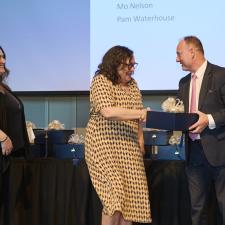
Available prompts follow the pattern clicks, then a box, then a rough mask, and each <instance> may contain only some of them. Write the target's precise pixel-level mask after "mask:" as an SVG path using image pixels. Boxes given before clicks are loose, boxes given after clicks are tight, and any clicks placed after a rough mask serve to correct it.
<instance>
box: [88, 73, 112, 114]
mask: <svg viewBox="0 0 225 225" xmlns="http://www.w3.org/2000/svg"><path fill="white" fill-rule="evenodd" d="M113 96H114V91H113V84H112V82H111V81H110V80H108V79H107V78H106V77H104V76H103V75H97V76H96V77H95V78H94V79H93V81H92V85H91V102H92V106H93V108H94V111H95V112H99V111H100V110H101V109H104V108H107V107H113V106H115V102H114V97H113Z"/></svg>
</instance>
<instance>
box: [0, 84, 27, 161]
mask: <svg viewBox="0 0 225 225" xmlns="http://www.w3.org/2000/svg"><path fill="white" fill-rule="evenodd" d="M0 129H1V130H2V131H4V132H5V133H6V135H8V136H9V137H10V139H11V141H12V143H13V152H16V151H17V150H20V149H23V150H24V151H23V152H24V156H28V153H29V141H28V135H27V130H26V123H25V116H24V107H23V103H22V102H21V100H20V99H19V98H17V97H16V96H15V95H14V94H13V92H12V91H11V90H10V88H9V87H8V86H6V85H5V84H3V83H0ZM0 149H1V146H0ZM0 156H1V158H2V151H0ZM3 158H7V157H3Z"/></svg>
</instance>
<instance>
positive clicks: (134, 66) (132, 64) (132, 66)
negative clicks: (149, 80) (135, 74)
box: [122, 63, 138, 70]
mask: <svg viewBox="0 0 225 225" xmlns="http://www.w3.org/2000/svg"><path fill="white" fill-rule="evenodd" d="M122 64H123V65H126V66H127V68H128V69H129V70H131V69H132V68H134V69H136V68H137V66H138V63H129V64H128V63H122Z"/></svg>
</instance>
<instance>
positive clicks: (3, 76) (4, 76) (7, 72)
mask: <svg viewBox="0 0 225 225" xmlns="http://www.w3.org/2000/svg"><path fill="white" fill-rule="evenodd" d="M0 50H1V51H2V53H3V58H4V59H6V54H5V51H4V49H3V48H2V47H1V46H0ZM8 75H9V69H8V68H6V66H5V73H3V74H2V75H1V76H0V82H2V81H4V80H5V79H6V77H8Z"/></svg>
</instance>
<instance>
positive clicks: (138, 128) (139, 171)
mask: <svg viewBox="0 0 225 225" xmlns="http://www.w3.org/2000/svg"><path fill="white" fill-rule="evenodd" d="M136 65H137V63H136V62H135V58H134V55H133V51H131V50H130V49H128V48H127V47H123V46H114V47H112V48H111V49H109V50H108V51H107V52H106V54H105V55H104V57H103V59H102V63H101V64H100V65H99V66H98V70H97V71H96V73H95V76H94V78H93V81H92V84H91V89H90V107H91V109H90V120H89V122H88V125H87V130H86V140H85V159H86V162H87V165H88V170H89V173H90V177H91V180H92V183H93V186H94V188H95V189H96V192H97V194H98V196H99V198H100V200H101V202H102V205H103V212H102V225H131V224H132V222H141V223H150V222H151V213H150V203H149V194H148V186H147V179H146V174H145V168H144V163H143V153H144V140H143V131H142V122H143V121H145V119H146V112H147V110H146V109H144V108H143V104H142V96H141V93H140V90H139V89H138V86H137V83H136V82H135V80H134V79H133V78H132V75H133V73H134V70H135V67H136Z"/></svg>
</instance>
